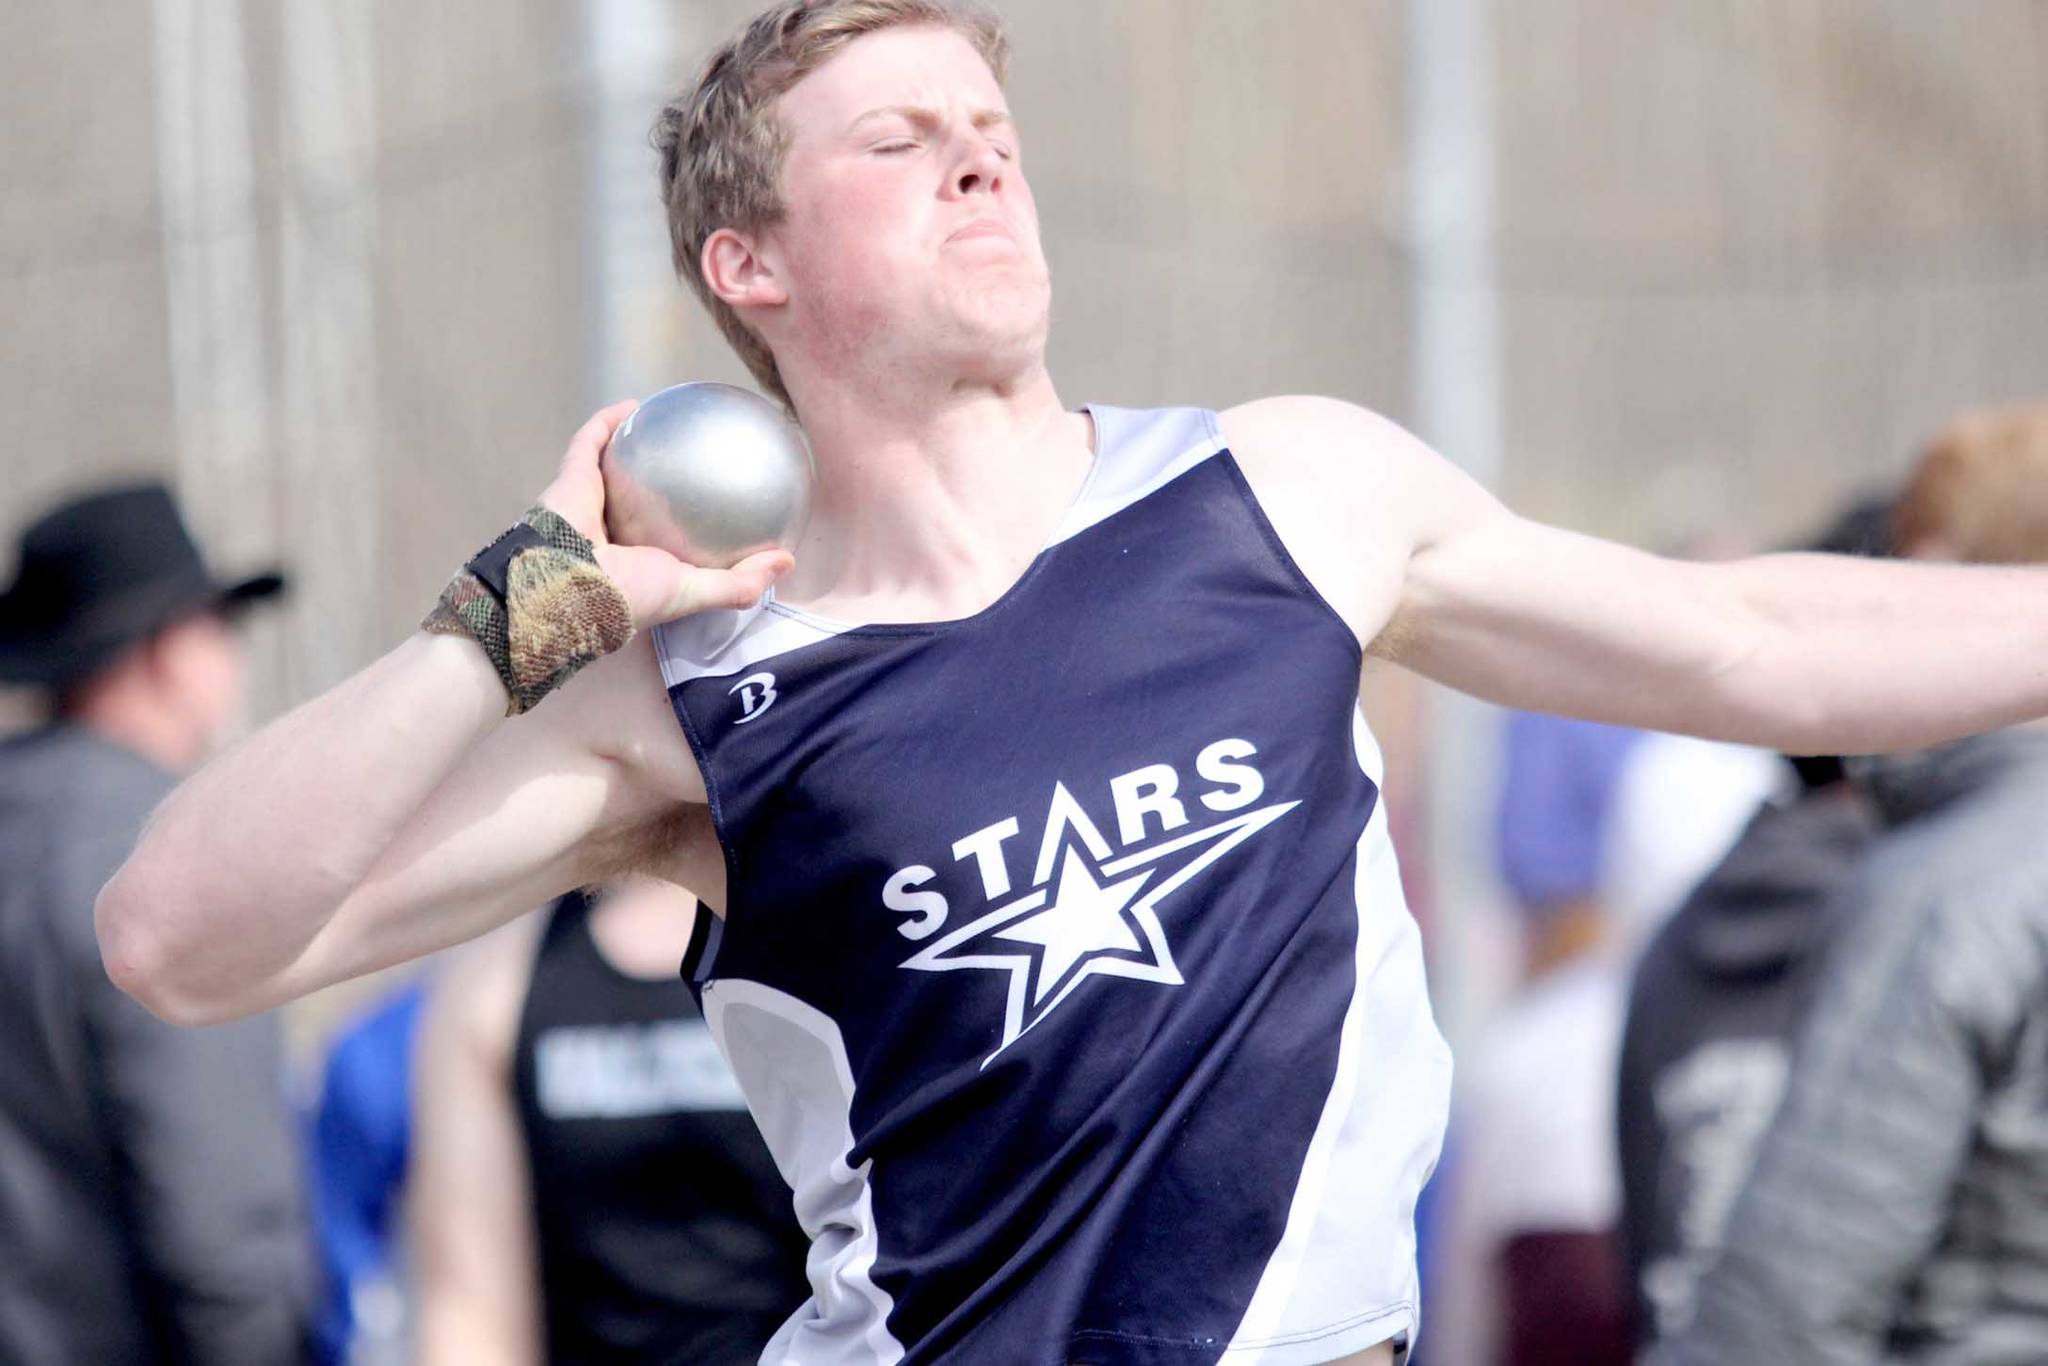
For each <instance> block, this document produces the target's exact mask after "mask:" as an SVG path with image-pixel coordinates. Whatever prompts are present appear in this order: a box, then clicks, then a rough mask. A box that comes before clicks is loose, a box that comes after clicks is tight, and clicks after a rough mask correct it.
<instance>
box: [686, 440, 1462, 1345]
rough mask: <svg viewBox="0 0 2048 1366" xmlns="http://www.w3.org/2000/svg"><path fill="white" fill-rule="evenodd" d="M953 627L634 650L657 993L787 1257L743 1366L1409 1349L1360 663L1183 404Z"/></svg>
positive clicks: (1400, 997) (1399, 1040)
mask: <svg viewBox="0 0 2048 1366" xmlns="http://www.w3.org/2000/svg"><path fill="white" fill-rule="evenodd" d="M1089 411H1090V414H1091V416H1092V418H1093V420H1094V426H1095V434H1096V457H1095V462H1094V466H1093V468H1092V471H1091V473H1090V475H1089V477H1088V479H1087V482H1086V484H1085V485H1084V486H1083V488H1082V490H1081V491H1080V493H1079V495H1078V496H1077V498H1076V499H1075V501H1074V503H1073V504H1072V506H1071V507H1070V508H1069V509H1068V510H1067V512H1066V515H1065V517H1064V519H1063V521H1062V523H1061V525H1060V526H1059V528H1058V529H1057V531H1056V532H1055V534H1054V536H1053V538H1052V540H1051V542H1050V543H1049V544H1048V545H1047V546H1046V548H1045V549H1044V550H1043V552H1042V553H1041V554H1040V555H1039V556H1038V557H1037V558H1036V559H1035V560H1034V561H1033V563H1032V564H1031V566H1030V567H1029V569H1028V570H1027V571H1026V572H1025V573H1024V575H1023V576H1022V578H1021V579H1020V580H1019V581H1018V582H1017V583H1016V584H1015V585H1014V586H1013V587H1012V588H1011V589H1010V591H1009V592H1007V593H1005V594H1004V595H1003V596H1002V597H1001V598H1000V599H999V600H997V601H996V602H995V603H994V604H992V605H991V606H990V607H988V608H987V609H986V610H984V611H982V612H979V613H977V614H975V615H974V616H971V617H967V618H963V619H960V620H955V621H946V622H934V623H920V624H914V625H878V624H847V623H839V622H832V621H827V620H823V619H820V618H818V617H815V616H812V615H809V614H807V613H805V612H802V611H800V610H797V609H795V608H793V607H789V606H787V605H784V604H781V603H777V602H775V601H773V600H772V599H771V600H770V601H768V602H766V603H764V604H763V605H762V606H760V607H757V608H754V609H750V610H748V611H744V612H719V613H707V614H704V615H701V616H696V617H690V618H685V619H683V620H681V621H677V622H672V623H670V624H668V625H666V626H664V627H661V628H658V629H657V632H656V642H655V643H656V653H657V656H658V658H659V659H660V662H661V668H662V670H663V674H664V679H665V682H666V683H667V685H668V689H669V693H670V697H671V699H672V701H673V704H674V708H675V712H676V715H677V717H678V719H679V720H680V722H681V724H682V726H683V728H684V731H685V732H686V734H687V736H688V738H689V743H690V745H691V747H692V749H693V750H694V751H695V753H696V756H697V759H698V762H699V764H700V766H701V768H702V770H703V774H704V781H705V787H706V791H707V793H708V796H709V801H710V808H711V815H712V818H713V821H714V823H715V825H716V827H717V831H718V834H719V838H720V841H721V843H722V845H723V847H724V851H725V858H726V866H727V904H726V906H725V907H724V910H725V917H724V920H723V922H722V924H719V925H717V926H715V927H714V929H713V932H712V933H710V934H708V935H707V937H706V939H705V942H703V943H701V944H700V945H697V946H695V951H694V952H693V964H692V970H693V975H694V977H695V979H696V980H697V981H698V982H699V983H700V985H701V991H702V999H703V1003H704V1010H705V1014H706V1017H707V1019H708V1020H709V1021H710V1024H711V1027H712V1029H713V1031H714V1033H715V1034H716V1036H717V1037H718V1039H719V1041H720V1044H721V1045H722V1047H723V1048H724V1049H725V1052H726V1055H727V1057H728V1058H729V1060H730V1061H731V1063H732V1066H733V1069H734V1072H735V1074H736V1075H737V1076H738V1078H739V1080H740V1084H741V1087H742V1089H743V1090H744V1092H745V1093H746V1097H747V1101H748V1104H749V1106H750V1108H751V1109H752V1111H753V1113H754V1115H755V1118H756V1119H757V1120H758V1121H759V1122H760V1125H761V1128H762V1132H763V1134H764V1136H765V1137H766V1138H767V1140H768V1144H769V1147H770V1149H771V1151H772V1152H773V1153H774V1154H775V1158H776V1160H777V1162H778V1164H779V1165H780V1167H781V1170H782V1173H783V1175H784V1177H785V1178H786V1179H787V1180H788V1181H789V1183H790V1185H791V1186H792V1188H793V1189H794V1191H795V1202H796V1212H797V1217H798V1219H799V1220H800V1222H801V1223H802V1224H803V1226H804V1229H805V1231H806V1232H807V1233H808V1234H809V1235H810V1237H811V1240H812V1246H811V1251H810V1258H809V1265H808V1274H809V1278H810V1284H811V1290H812V1298H811V1300H810V1302H809V1303H808V1304H806V1305H805V1307H804V1308H803V1309H802V1310H800V1311H799V1312H798V1313H797V1314H796V1316H795V1317H793V1318H792V1319H790V1320H789V1322H788V1323H786V1324H785V1325H784V1326H783V1329H782V1331H781V1332H780V1333H779V1334H778V1335H777V1336H776V1338H775V1340H774V1341H773V1342H772V1343H771V1344H770V1345H769V1349H768V1352H767V1354H766V1356H765V1357H764V1358H763V1360H764V1361H767V1362H789V1363H804V1366H820V1364H822V1366H837V1364H838V1363H854V1362H860V1363H867V1362H896V1361H904V1362H926V1361H961V1362H973V1363H983V1362H987V1363H1028V1366H1067V1364H1068V1363H1074V1362H1079V1363H1089V1366H1167V1364H1169V1363H1171V1364H1172V1366H1180V1363H1197V1362H1200V1363H1207V1362H1216V1361H1231V1362H1251V1361H1259V1362H1269V1363H1280V1364H1281V1366H1288V1364H1298V1366H1311V1364H1312V1363H1321V1362H1327V1361H1330V1360H1333V1359H1335V1358H1337V1357H1340V1356H1343V1355H1345V1354H1347V1353H1349V1352H1352V1351H1357V1350H1359V1349H1361V1348H1364V1347H1367V1346H1371V1345H1373V1344H1376V1343H1380V1342H1385V1341H1390V1340H1393V1341H1401V1340H1404V1339H1406V1338H1407V1337H1409V1336H1411V1335H1412V1333H1413V1330H1414V1325H1415V1322H1416V1319H1417V1313H1418V1311H1417V1305H1416V1276H1415V1259H1414V1234H1413V1210H1414V1202H1415V1197H1416V1195H1417V1193H1418V1192H1419V1190H1420V1188H1421V1186H1422V1184H1423V1182H1424V1181H1425V1180H1426V1179H1427V1176H1428V1174H1429V1172H1430V1170H1431V1168H1432V1166H1433V1165H1434V1162H1435V1158H1436V1152H1437V1147H1438V1143H1439V1140H1440V1137H1441V1132H1442V1126H1443V1121H1444V1111H1445V1106H1446V1103H1447V1097H1448V1083H1449V1063H1448V1056H1447V1052H1446V1050H1445V1048H1444V1046H1443V1042H1442V1039H1441V1038H1440V1036H1439V1035H1438V1033H1437V1030H1436V1028H1435V1025H1434V1023H1433V1021H1432V1019H1431V1016H1430V1012H1429V1007H1428V1002H1427V999H1426V996H1425V993H1424V986H1423V975H1422V965H1421V957H1420V951H1419V943H1418V936H1417V934H1416V931H1415V925H1414V921H1413V919H1412V918H1411V917H1410V915H1409V914H1408V911H1407V908H1406V905H1405V903H1404V901H1403V899H1402V895H1401V888H1400V883H1399V879H1398V874H1397V872H1396V869H1395V864H1394V857H1393V850H1392V846H1391V844H1390V842H1389V841H1388V838H1387V833H1386V816H1385V813H1384V811H1383V810H1382V807H1381V803H1380V800H1379V797H1380V794H1379V786H1378V784H1379V780H1380V775H1381V771H1382V766H1381V761H1380V756H1379V753H1378V750H1377V747H1376V746H1375V744H1374V742H1373V740H1372V737H1371V735H1370V734H1369V732H1368V731H1367V729H1366V727H1365V725H1364V722H1363V719H1362V717H1361V715H1360V713H1359V709H1358V701H1357V692H1358V673H1359V667H1360V663H1361V651H1360V646H1359V643H1358V641H1357V639H1356V638H1355V637H1354V636H1353V635H1352V633H1351V632H1350V630H1349V628H1348V627H1347V626H1346V625H1345V624H1344V622H1343V621H1342V620H1341V619H1340V618H1339V617H1338V616H1337V615H1336V614H1335V613H1334V612H1333V611H1332V610H1331V609H1330V607H1329V606H1328V605H1327V604H1326V603H1325V602H1324V601H1323V600H1322V599H1321V597H1320V596H1319V595H1318V594H1317V593H1316V592H1315V590H1314V589H1313V588H1312V587H1311V586H1310V584H1309V583H1308V582H1307V580H1306V579H1305V578H1304V577H1303V576H1302V574H1301V573H1300V571H1299V570H1298V569H1297V568H1296V566H1295V564H1294V562H1293V561H1292V559H1291V558H1290V557H1289V555H1288V553H1287V550H1286V548H1285V546H1283V545H1282V544H1281V542H1280V539H1279V537H1278V536H1277V535H1276V533H1275V531H1274V529H1273V527H1272V525H1271V524H1270V523H1269V522H1268V521H1267V519H1266V518H1265V516H1264V515H1263V514H1262V512H1261V511H1260V509H1259V507H1258V504H1257V501H1256V499H1255V497H1254V496H1253V494H1252V492H1251V490H1250V488H1249V487H1248V485H1247V484H1246V482H1245V480H1244V478H1243V476H1242V474H1241V473H1240V472H1239V470H1238V468H1237V465H1236V462H1235V461H1234V460H1233V459H1232V458H1231V456H1230V454H1229V452H1228V451H1227V450H1226V449H1225V448H1224V444H1223V441H1222V438H1221V436H1220V434H1219V432H1218V429H1217V426H1216V423H1215V420H1214V415H1213V414H1211V413H1209V412H1206V411H1204V410H1200V409H1164V410H1154V411H1131V410H1122V409H1115V408H1104V407H1095V408H1091V409H1090V410H1089Z"/></svg>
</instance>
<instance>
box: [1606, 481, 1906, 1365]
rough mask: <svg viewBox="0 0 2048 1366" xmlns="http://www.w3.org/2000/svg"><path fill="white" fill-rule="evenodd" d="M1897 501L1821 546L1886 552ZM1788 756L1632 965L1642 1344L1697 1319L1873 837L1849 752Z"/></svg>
mask: <svg viewBox="0 0 2048 1366" xmlns="http://www.w3.org/2000/svg"><path fill="white" fill-rule="evenodd" d="M1891 507H1892V504H1891V500H1890V499H1864V500H1862V501H1859V502H1858V503H1857V504H1856V505H1855V506H1854V507H1852V508H1851V509H1849V511H1847V512H1846V513H1845V514H1843V516H1842V517H1840V518H1839V519H1837V521H1836V523H1835V524H1834V525H1833V526H1832V527H1830V528H1829V530H1828V531H1827V532H1826V533H1825V534H1824V535H1822V536H1821V537H1820V538H1819V539H1818V541H1817V543H1816V544H1814V545H1813V546H1812V547H1811V549H1813V550H1816V551H1823V552H1827V553H1831V554H1842V555H1881V554H1884V553H1886V544H1885V542H1886V537H1887V535H1888V532H1889V525H1888V521H1889V518H1890V515H1891ZM1791 762H1792V764H1793V765H1794V767H1795V769H1796V770H1797V772H1798V773H1799V775H1800V778H1801V783H1800V789H1799V791H1798V792H1797V793H1795V794H1788V795H1787V796H1786V798H1785V799H1784V800H1782V801H1771V802H1766V803H1765V804H1764V806H1763V807H1762V809H1761V810H1759V811H1758V812H1757V813H1756V815H1755V817H1754V818H1753V819H1752V820H1751V821H1750V823H1749V826H1748V828H1747V829H1745V830H1744V831H1743V833H1742V836H1741V838H1740V839H1739V840H1737V842H1736V845H1735V848H1734V849H1732V850H1730V851H1729V854H1728V857H1727V858H1726V859H1725V860H1723V861H1722V863H1721V865H1720V866H1719V867H1717V868H1716V869H1715V870H1714V871H1713V872H1712V873H1710V874H1708V876H1707V878H1706V880H1705V881H1704V882H1702V883H1701V884H1700V885H1699V886H1698V887H1697V888H1696V889H1694V891H1693V893H1692V895H1691V896H1690V897H1688V898H1687V899H1686V900H1685V903H1684V904H1683V905H1682V906H1681V907H1680V908H1679V910H1678V911H1677V913H1676V914H1674V915H1673V916H1672V917H1671V919H1670V921H1669V922H1668V923H1667V924H1666V925H1665V927H1664V928H1663V930H1662V931H1661V932H1659V933H1658V934H1657V936H1656V938H1655V939H1654V940H1653V941H1652V942H1651V944H1650V946H1649V947H1648V948H1647V949H1646V950H1645V951H1644V953H1643V956H1642V960H1641V962H1640V963H1639V964H1638V966H1637V968H1636V975H1635V983H1634V987H1633V989H1632V990H1631V992H1630V1001H1629V1012H1628V1024H1627V1027H1626V1030H1625V1032H1624V1035H1623V1041H1622V1050H1621V1093H1620V1099H1619V1110H1618V1114H1617V1124H1618V1126H1619V1129H1620V1144H1621V1165H1622V1203H1623V1219H1622V1225H1623V1234H1624V1237H1623V1243H1624V1247H1625V1250H1626V1252H1627V1255H1628V1269H1629V1283H1630V1286H1631V1287H1632V1289H1633V1292H1634V1295H1635V1301H1636V1315H1635V1323H1636V1333H1637V1338H1638V1341H1639V1343H1644V1342H1647V1341H1648V1340H1649V1339H1650V1338H1653V1337H1662V1336H1668V1335H1669V1334H1671V1333H1672V1332H1674V1331H1675V1330H1677V1329H1678V1328H1680V1327H1683V1326H1684V1325H1685V1323H1687V1322H1688V1321H1689V1320H1690V1318H1691V1315H1692V1306H1693V1290H1694V1287H1695V1285H1696V1284H1697V1281H1698V1277H1699V1273H1700V1271H1701V1270H1702V1269H1703V1267H1704V1266H1705V1264H1706V1263H1707V1262H1708V1261H1710V1260H1711V1259H1712V1257H1713V1255H1714V1254H1715V1253H1716V1252H1717V1251H1718V1250H1719V1248H1720V1246H1721V1234H1722V1229H1723V1225H1724V1224H1725V1223H1726V1219H1727V1213H1728V1203H1729V1201H1730V1200H1732V1199H1733V1198H1734V1195H1735V1192H1736V1190H1737V1189H1738V1188H1739V1187H1740V1185H1741V1182H1742V1178H1743V1177H1744V1176H1745V1175H1746V1174H1747V1172H1748V1170H1749V1162H1750V1158H1751V1156H1752V1154H1753V1152H1754V1149H1755V1145H1756V1140H1757V1138H1758V1136H1759V1135H1761V1134H1762V1132H1763V1129H1764V1126H1765V1125H1766V1124H1768V1123H1769V1122H1770V1117H1771V1114H1772V1112H1773V1111H1775V1110H1776V1109H1777V1105H1778V1099H1779V1096H1780V1095H1781V1094H1782V1092H1783V1087H1784V1081H1785V1072H1786V1057H1787V1054H1788V1052H1789V1050H1790V1047H1791V1038H1792V1033H1793V1030H1794V1027H1795V1025H1796V1023H1797V1021H1798V1020H1799V1018H1800V1016H1801V1012H1802V1010H1803V1007H1804V1004H1805V1001H1806V999H1807V996H1808V992H1809V989H1810V986H1811V982H1812V977H1813V971H1814V966H1815V964H1816V963H1817V962H1818V960H1819V954H1820V951H1821V949H1822V947H1823V946H1824V945H1825V943H1826V930H1827V923H1826V912H1827V910H1828V908H1829V906H1830V905H1831V898H1832V896H1833V895H1834V894H1835V893H1837V892H1838V891H1839V890H1840V888H1841V886H1842V884H1843V882H1844V881H1845V880H1846V879H1847V878H1848V876H1849V875H1850V873H1851V872H1852V871H1853V869H1854V868H1855V865H1856V861H1857V860H1858V858H1860V857H1861V855H1862V854H1863V852H1864V850H1865V849H1866V847H1867V846H1868V844H1869V842H1870V839H1871V837H1872V836H1873V835H1874V834H1875V832H1876V821H1875V817H1874V815H1873V814H1872V812H1871V811H1870V809H1869V806H1868V804H1867V803H1866V802H1865V801H1864V800H1863V799H1862V798H1861V797H1860V795H1859V794H1858V793H1856V792H1855V791H1854V790H1853V789H1852V788H1851V787H1850V786H1849V785H1848V784H1847V783H1845V782H1844V781H1843V780H1842V776H1843V775H1842V764H1841V761H1840V760H1823V759H1794V760H1792V761H1791Z"/></svg>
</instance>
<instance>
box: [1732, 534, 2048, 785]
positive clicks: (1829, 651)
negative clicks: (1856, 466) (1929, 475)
mask: <svg viewBox="0 0 2048 1366" xmlns="http://www.w3.org/2000/svg"><path fill="white" fill-rule="evenodd" d="M1716 575H1717V578H1718V580H1719V581H1720V582H1721V583H1722V584H1724V585H1725V586H1726V588H1727V589H1728V591H1729V592H1730V593H1731V594H1732V595H1733V596H1734V597H1735V599H1736V601H1738V602H1739V603H1740V604H1741V606H1742V608H1743V609H1744V610H1745V611H1746V613H1747V614H1748V616H1749V618H1750V619H1751V620H1752V621H1753V622H1754V623H1755V624H1756V635H1755V642H1754V646H1753V648H1751V649H1749V650H1748V651H1746V652H1745V653H1744V654H1743V655H1742V656H1741V657H1740V659H1739V661H1738V663H1737V664H1736V665H1735V666H1734V667H1733V669H1732V670H1731V671H1730V673H1729V675H1728V676H1727V678H1726V679H1725V680H1724V682H1725V683H1726V685H1727V687H1728V689H1729V692H1730V694H1731V696H1732V697H1733V698H1734V699H1735V705H1736V706H1737V707H1738V708H1740V709H1741V710H1744V711H1746V712H1749V713H1750V714H1752V715H1754V716H1756V717H1758V718H1759V719H1760V724H1769V722H1768V721H1764V720H1763V718H1776V724H1777V725H1778V726H1780V727H1782V732H1781V733H1778V734H1774V735H1772V736H1770V737H1768V738H1769V739H1770V741H1771V743H1773V744H1775V745H1776V747H1778V748H1780V749H1784V750H1788V751H1792V752H1804V753H1837V754H1860V753H1875V752H1881V751H1887V750H1902V749H1914V748H1921V747H1924V746H1927V745H1931V744H1937V743H1940V742H1943V741H1946V740H1952V739H1956V738H1959V737H1961V736H1964V735H1972V734H1976V733H1978V732H1981V731H1987V730H1995V729H1998V728H2001V727H2004V726H2010V725H2015V724H2018V723H2020V722H2024V721H2031V720H2034V719H2036V718H2039V717H2042V716H2048V569H2041V568H2035V567H2011V566H1982V565H1970V566H1962V565H1939V564H1926V563H1899V562H1883V561H1870V560H1856V559H1847V558H1841V557H1834V556H1824V555H1779V556H1766V557H1762V558H1758V559H1753V560H1745V561H1740V562H1737V563H1733V564H1729V565H1725V566H1718V567H1716Z"/></svg>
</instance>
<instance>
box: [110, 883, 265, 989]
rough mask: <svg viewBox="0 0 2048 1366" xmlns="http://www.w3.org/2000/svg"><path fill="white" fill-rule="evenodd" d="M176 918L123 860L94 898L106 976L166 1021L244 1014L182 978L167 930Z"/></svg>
mask: <svg viewBox="0 0 2048 1366" xmlns="http://www.w3.org/2000/svg"><path fill="white" fill-rule="evenodd" d="M174 919H175V906H174V905H173V904H172V903H171V902H170V901H169V899H168V898H165V897H163V896H161V895H158V894H156V893H153V892H152V891H151V890H150V888H149V885H148V882H147V878H146V876H145V875H144V874H143V872H141V871H140V870H138V869H137V868H136V866H135V862H134V860H132V859H131V860H130V861H129V862H128V863H127V864H124V865H123V866H122V867H121V869H120V871H119V872H117V873H115V874H114V876H113V878H112V879H111V880H109V881H108V883H107V884H106V886H104V887H102V888H100V893H99V896H98V898H97V899H96V900H95V901H94V902H93V933H94V935H95V936H96V937H97V939H98V940H99V949H100V963H101V966H102V967H104V968H105V969H106V974H107V979H108V980H109V981H111V982H112V983H113V984H114V985H115V986H117V987H119V988H120V989H121V990H122V991H124V992H126V993H127V994H128V995H129V996H132V997H133V998H135V1000H136V1001H137V1002H138V1003H139V1004H140V1005H141V1006H142V1007H143V1009H145V1010H147V1011H149V1013H150V1014H152V1015H154V1016H156V1017H157V1018H158V1019H160V1020H162V1021H164V1022H165V1023H166V1024H174V1025H186V1026H196V1025H209V1024H219V1023H222V1022H223V1021H226V1020H230V1019H234V1018H235V1017H236V1016H238V1015H241V1014H244V1013H246V1012H244V1011H242V1010H240V1009H237V1008H236V1007H235V1006H234V1004H233V1003H232V1002H229V1001H226V1000H222V999H218V998H209V997H208V996H207V995H206V994H204V993H201V992H195V991H193V990H191V989H190V987H189V985H188V984H187V983H186V982H185V981H184V980H183V979H182V974H181V971H180V969H181V966H182V964H181V960H180V956H179V954H178V953H177V952H176V949H175V946H174V944H173V943H172V940H171V936H170V934H169V925H170V924H171V923H172V922H173V921H174Z"/></svg>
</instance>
